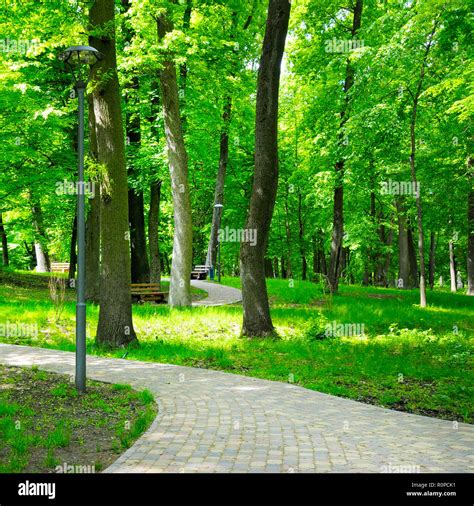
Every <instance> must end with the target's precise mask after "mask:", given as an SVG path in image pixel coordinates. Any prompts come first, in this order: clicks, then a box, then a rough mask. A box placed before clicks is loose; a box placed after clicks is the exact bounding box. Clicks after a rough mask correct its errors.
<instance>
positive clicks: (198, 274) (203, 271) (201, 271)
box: [191, 265, 209, 279]
mask: <svg viewBox="0 0 474 506" xmlns="http://www.w3.org/2000/svg"><path fill="white" fill-rule="evenodd" d="M208 272H209V266H207V265H195V266H194V269H193V270H192V271H191V279H206V278H207V273H208Z"/></svg>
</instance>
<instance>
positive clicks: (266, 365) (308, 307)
mask: <svg viewBox="0 0 474 506" xmlns="http://www.w3.org/2000/svg"><path fill="white" fill-rule="evenodd" d="M223 282H224V283H225V284H228V285H230V286H236V287H238V286H239V280H238V279H235V278H225V279H224V280H223ZM268 289H269V296H270V299H271V305H272V317H273V320H274V324H275V326H276V329H277V332H278V336H279V338H267V339H247V338H242V337H240V328H241V323H242V308H241V307H240V306H238V305H235V306H223V307H212V308H205V307H199V308H198V307H196V308H192V309H170V308H169V307H167V306H165V305H156V304H145V305H134V307H133V314H134V325H135V328H136V330H137V332H138V337H139V340H140V346H139V347H138V348H129V349H127V350H124V349H120V350H117V351H113V352H110V351H106V350H101V349H99V348H98V347H97V346H96V345H95V343H94V333H95V327H96V324H97V318H98V307H97V306H93V305H89V306H88V308H87V319H88V343H87V346H88V352H89V353H91V354H100V355H103V356H111V357H121V356H124V355H125V354H126V357H127V358H131V359H137V360H144V361H158V362H166V363H173V364H180V365H188V366H195V367H203V368H212V369H220V370H224V371H228V372H232V373H237V374H245V375H249V376H255V377H259V378H266V379H272V380H278V381H284V382H288V381H290V382H294V383H296V384H299V385H301V386H304V387H306V388H310V389H314V390H318V391H321V392H326V393H330V394H334V395H339V396H342V397H349V398H352V399H355V400H359V401H363V402H367V403H372V404H377V405H381V406H385V407H389V408H392V409H398V410H404V411H409V412H412V413H419V414H425V415H428V416H435V417H439V418H445V419H450V420H459V421H465V422H470V423H472V422H473V421H474V420H473V419H474V417H473V409H472V408H473V406H472V405H473V398H474V389H473V385H474V381H473V380H474V378H473V367H472V366H473V354H472V344H473V336H474V300H473V298H472V297H467V296H465V295H462V294H451V293H449V292H446V291H434V292H428V307H426V308H424V309H423V308H420V307H419V305H418V292H417V291H416V290H406V291H400V290H396V289H383V288H375V287H360V286H342V287H341V291H340V294H339V295H337V296H334V297H330V296H328V295H327V294H325V293H323V290H322V288H321V286H320V285H317V284H313V283H310V282H303V281H294V285H293V284H292V283H289V281H288V280H269V281H268ZM73 296H74V293H73V292H70V293H68V295H67V300H66V302H65V305H64V309H63V311H62V313H61V314H60V315H59V317H58V315H57V313H56V314H55V310H54V305H53V304H52V302H51V299H50V297H49V293H48V290H47V289H45V288H44V287H43V288H42V287H35V288H33V287H27V286H23V287H21V286H17V285H15V284H12V283H11V282H8V280H5V279H4V281H3V284H1V285H0V305H1V309H0V311H1V318H0V323H1V322H5V321H9V322H22V323H32V324H37V325H38V327H37V329H38V332H37V335H30V336H16V337H15V336H9V337H7V336H3V337H0V340H1V341H3V342H9V343H16V344H26V345H30V346H42V347H51V348H58V349H62V350H70V351H72V350H74V302H73ZM328 323H330V324H331V325H333V324H334V323H336V324H360V325H362V324H363V325H364V327H363V330H364V332H363V335H352V336H340V337H326V338H324V335H322V333H321V329H324V328H325V325H326V324H328Z"/></svg>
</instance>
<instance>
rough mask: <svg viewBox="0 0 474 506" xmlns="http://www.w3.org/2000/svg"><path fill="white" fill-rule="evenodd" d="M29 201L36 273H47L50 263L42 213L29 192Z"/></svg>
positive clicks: (38, 204)
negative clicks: (33, 233) (33, 235)
mask: <svg viewBox="0 0 474 506" xmlns="http://www.w3.org/2000/svg"><path fill="white" fill-rule="evenodd" d="M29 200H30V204H31V214H32V218H33V229H34V231H35V254H36V271H37V272H49V271H50V270H51V263H50V260H49V253H48V238H47V236H46V230H45V228H44V222H43V211H42V209H41V204H40V202H39V201H35V200H34V198H33V195H32V192H31V191H29Z"/></svg>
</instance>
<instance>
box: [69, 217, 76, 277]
mask: <svg viewBox="0 0 474 506" xmlns="http://www.w3.org/2000/svg"><path fill="white" fill-rule="evenodd" d="M76 246H77V211H76V213H75V214H74V220H73V222H72V233H71V245H70V248H69V274H68V279H69V281H71V280H73V279H75V277H76V265H77V251H76Z"/></svg>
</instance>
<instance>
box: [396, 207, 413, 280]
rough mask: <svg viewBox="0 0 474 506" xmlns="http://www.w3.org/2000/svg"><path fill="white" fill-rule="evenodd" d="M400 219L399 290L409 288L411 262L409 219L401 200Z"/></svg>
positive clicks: (398, 213)
mask: <svg viewBox="0 0 474 506" xmlns="http://www.w3.org/2000/svg"><path fill="white" fill-rule="evenodd" d="M395 204H396V207H397V217H398V283H397V287H398V288H403V289H406V288H409V286H410V285H409V275H410V260H409V256H408V232H407V219H406V216H405V210H404V207H403V204H402V202H401V200H399V199H396V201H395Z"/></svg>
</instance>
